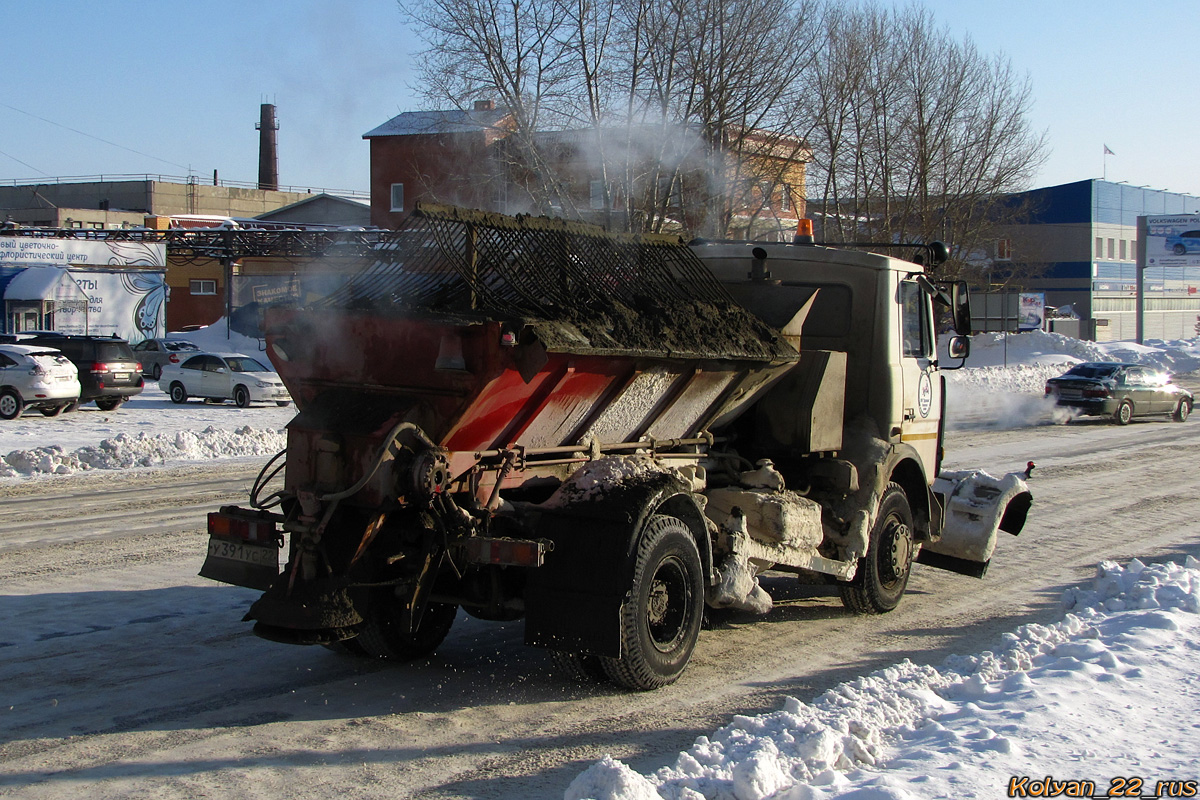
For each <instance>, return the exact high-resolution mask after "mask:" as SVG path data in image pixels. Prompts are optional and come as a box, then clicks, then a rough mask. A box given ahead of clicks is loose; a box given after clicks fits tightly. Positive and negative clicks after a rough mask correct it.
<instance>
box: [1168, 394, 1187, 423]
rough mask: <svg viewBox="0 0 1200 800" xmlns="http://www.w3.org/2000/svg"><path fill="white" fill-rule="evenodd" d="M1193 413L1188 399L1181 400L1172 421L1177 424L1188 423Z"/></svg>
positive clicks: (1172, 415)
mask: <svg viewBox="0 0 1200 800" xmlns="http://www.w3.org/2000/svg"><path fill="white" fill-rule="evenodd" d="M1191 413H1192V404H1191V403H1189V402H1188V401H1187V400H1186V399H1183V398H1180V400H1179V404H1178V405H1176V406H1175V412H1174V413H1173V414H1171V419H1173V420H1175V421H1176V422H1187V418H1188V415H1189V414H1191Z"/></svg>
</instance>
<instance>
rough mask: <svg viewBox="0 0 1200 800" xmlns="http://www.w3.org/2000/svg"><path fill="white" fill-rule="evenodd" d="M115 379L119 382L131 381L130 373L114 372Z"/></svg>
mask: <svg viewBox="0 0 1200 800" xmlns="http://www.w3.org/2000/svg"><path fill="white" fill-rule="evenodd" d="M113 379H114V380H118V381H124V380H129V373H128V372H114V373H113Z"/></svg>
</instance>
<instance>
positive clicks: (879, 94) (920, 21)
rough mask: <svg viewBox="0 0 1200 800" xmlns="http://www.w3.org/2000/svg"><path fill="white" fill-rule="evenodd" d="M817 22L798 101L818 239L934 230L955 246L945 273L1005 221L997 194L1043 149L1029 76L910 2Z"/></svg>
mask: <svg viewBox="0 0 1200 800" xmlns="http://www.w3.org/2000/svg"><path fill="white" fill-rule="evenodd" d="M826 20H827V22H826V27H825V37H824V46H823V50H822V56H821V58H820V59H819V60H818V67H817V69H816V74H815V79H814V81H813V83H812V88H813V91H812V94H811V96H810V97H809V99H808V102H807V104H806V107H807V108H808V109H809V111H810V113H811V115H812V116H811V119H810V126H811V131H812V138H813V142H814V164H813V171H812V175H811V176H810V185H814V184H815V185H816V186H819V187H821V189H822V190H823V192H824V194H823V198H824V199H823V201H822V202H821V204H820V205H821V207H822V212H823V218H822V222H823V223H824V226H823V228H824V231H823V236H824V238H825V239H828V240H837V239H842V240H854V239H862V238H866V237H873V238H877V239H882V240H884V241H910V240H911V241H930V240H932V239H942V240H944V241H947V242H950V243H952V245H953V249H952V254H953V256H954V258H953V260H952V262H951V263H950V264H949V265H947V267H946V268H945V272H947V273H956V272H958V271H959V270H961V269H962V268H963V267H964V266H965V265H966V264H967V262H968V261H969V260H970V258H971V254H973V253H977V252H979V251H980V249H981V248H983V247H985V245H986V244H987V243H988V242H990V241H992V240H994V239H996V238H997V231H998V229H999V228H1000V227H1003V226H1005V225H1009V224H1011V223H1012V222H1013V221H1014V220H1013V216H1012V214H1010V213H1007V212H1008V211H1009V210H1010V209H1008V208H1007V207H1006V206H1005V205H1004V204H1003V203H1002V199H1003V195H1005V194H1006V193H1008V192H1012V191H1015V190H1017V189H1022V188H1025V185H1026V183H1027V182H1028V180H1029V179H1030V178H1031V176H1032V175H1033V173H1034V172H1035V171H1036V169H1037V168H1038V167H1039V166H1040V165H1041V163H1042V162H1043V161H1044V159H1045V157H1046V154H1047V153H1046V142H1045V136H1044V135H1040V134H1037V133H1035V132H1033V131H1032V130H1031V129H1030V126H1029V118H1028V114H1029V107H1030V104H1031V91H1030V86H1029V82H1028V79H1026V78H1021V77H1020V76H1018V75H1017V74H1016V73H1015V71H1014V70H1013V68H1012V65H1011V64H1010V63H1009V61H1008V60H1006V59H1004V58H1002V57H1000V56H994V57H990V58H989V57H985V56H983V55H982V54H981V53H980V52H979V51H978V49H977V48H976V47H975V46H974V45H973V44H972V43H971V41H970V40H969V39H965V40H962V41H956V40H954V39H953V38H952V37H951V36H950V35H949V33H948V32H947V31H946V30H945V29H944V28H938V27H937V26H936V25H935V23H934V20H933V17H932V14H931V13H930V12H929V11H927V10H925V9H923V8H921V7H919V6H909V7H908V8H906V9H903V10H887V9H882V8H880V7H878V6H874V5H866V6H862V7H857V8H851V9H837V10H831V12H830V13H829V14H828V16H827V18H826Z"/></svg>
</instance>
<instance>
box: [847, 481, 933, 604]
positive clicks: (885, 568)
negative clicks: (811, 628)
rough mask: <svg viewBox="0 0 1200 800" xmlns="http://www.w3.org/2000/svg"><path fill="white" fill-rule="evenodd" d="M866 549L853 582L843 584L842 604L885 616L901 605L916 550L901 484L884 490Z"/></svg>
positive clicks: (905, 496)
mask: <svg viewBox="0 0 1200 800" xmlns="http://www.w3.org/2000/svg"><path fill="white" fill-rule="evenodd" d="M867 547H868V550H867V555H866V557H865V558H860V559H859V560H858V572H856V573H855V575H854V579H853V580H851V581H850V582H848V583H842V584H840V587H841V595H842V603H843V604H844V605H845V606H846V608H848V609H850V610H851V611H853V612H855V613H857V614H883V613H885V612H888V611H891V610H892V609H894V608H895V607H896V606H897V605H899V604H900V598H901V597H902V596H903V595H904V589H905V588H906V587H907V586H908V576H909V575H910V574H911V572H912V561H913V555H914V553H915V551H916V547H915V542H914V541H913V516H912V508H911V507H910V506H909V504H908V495H906V494H905V493H904V489H902V488H901V487H900V485H899V484H896V483H889V484H888V485H887V488H886V489H884V491H883V497H881V498H880V499H879V514H878V516H877V517H876V518H875V526H874V527H873V528H871V540H870V543H869V544H868V545H867Z"/></svg>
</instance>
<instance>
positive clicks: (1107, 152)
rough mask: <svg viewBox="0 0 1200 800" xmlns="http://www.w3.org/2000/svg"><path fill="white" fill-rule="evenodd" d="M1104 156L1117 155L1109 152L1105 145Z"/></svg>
mask: <svg viewBox="0 0 1200 800" xmlns="http://www.w3.org/2000/svg"><path fill="white" fill-rule="evenodd" d="M1104 155H1106V156H1115V155H1116V153H1114V152H1113V151H1112V150H1109V149H1108V145H1104Z"/></svg>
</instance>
